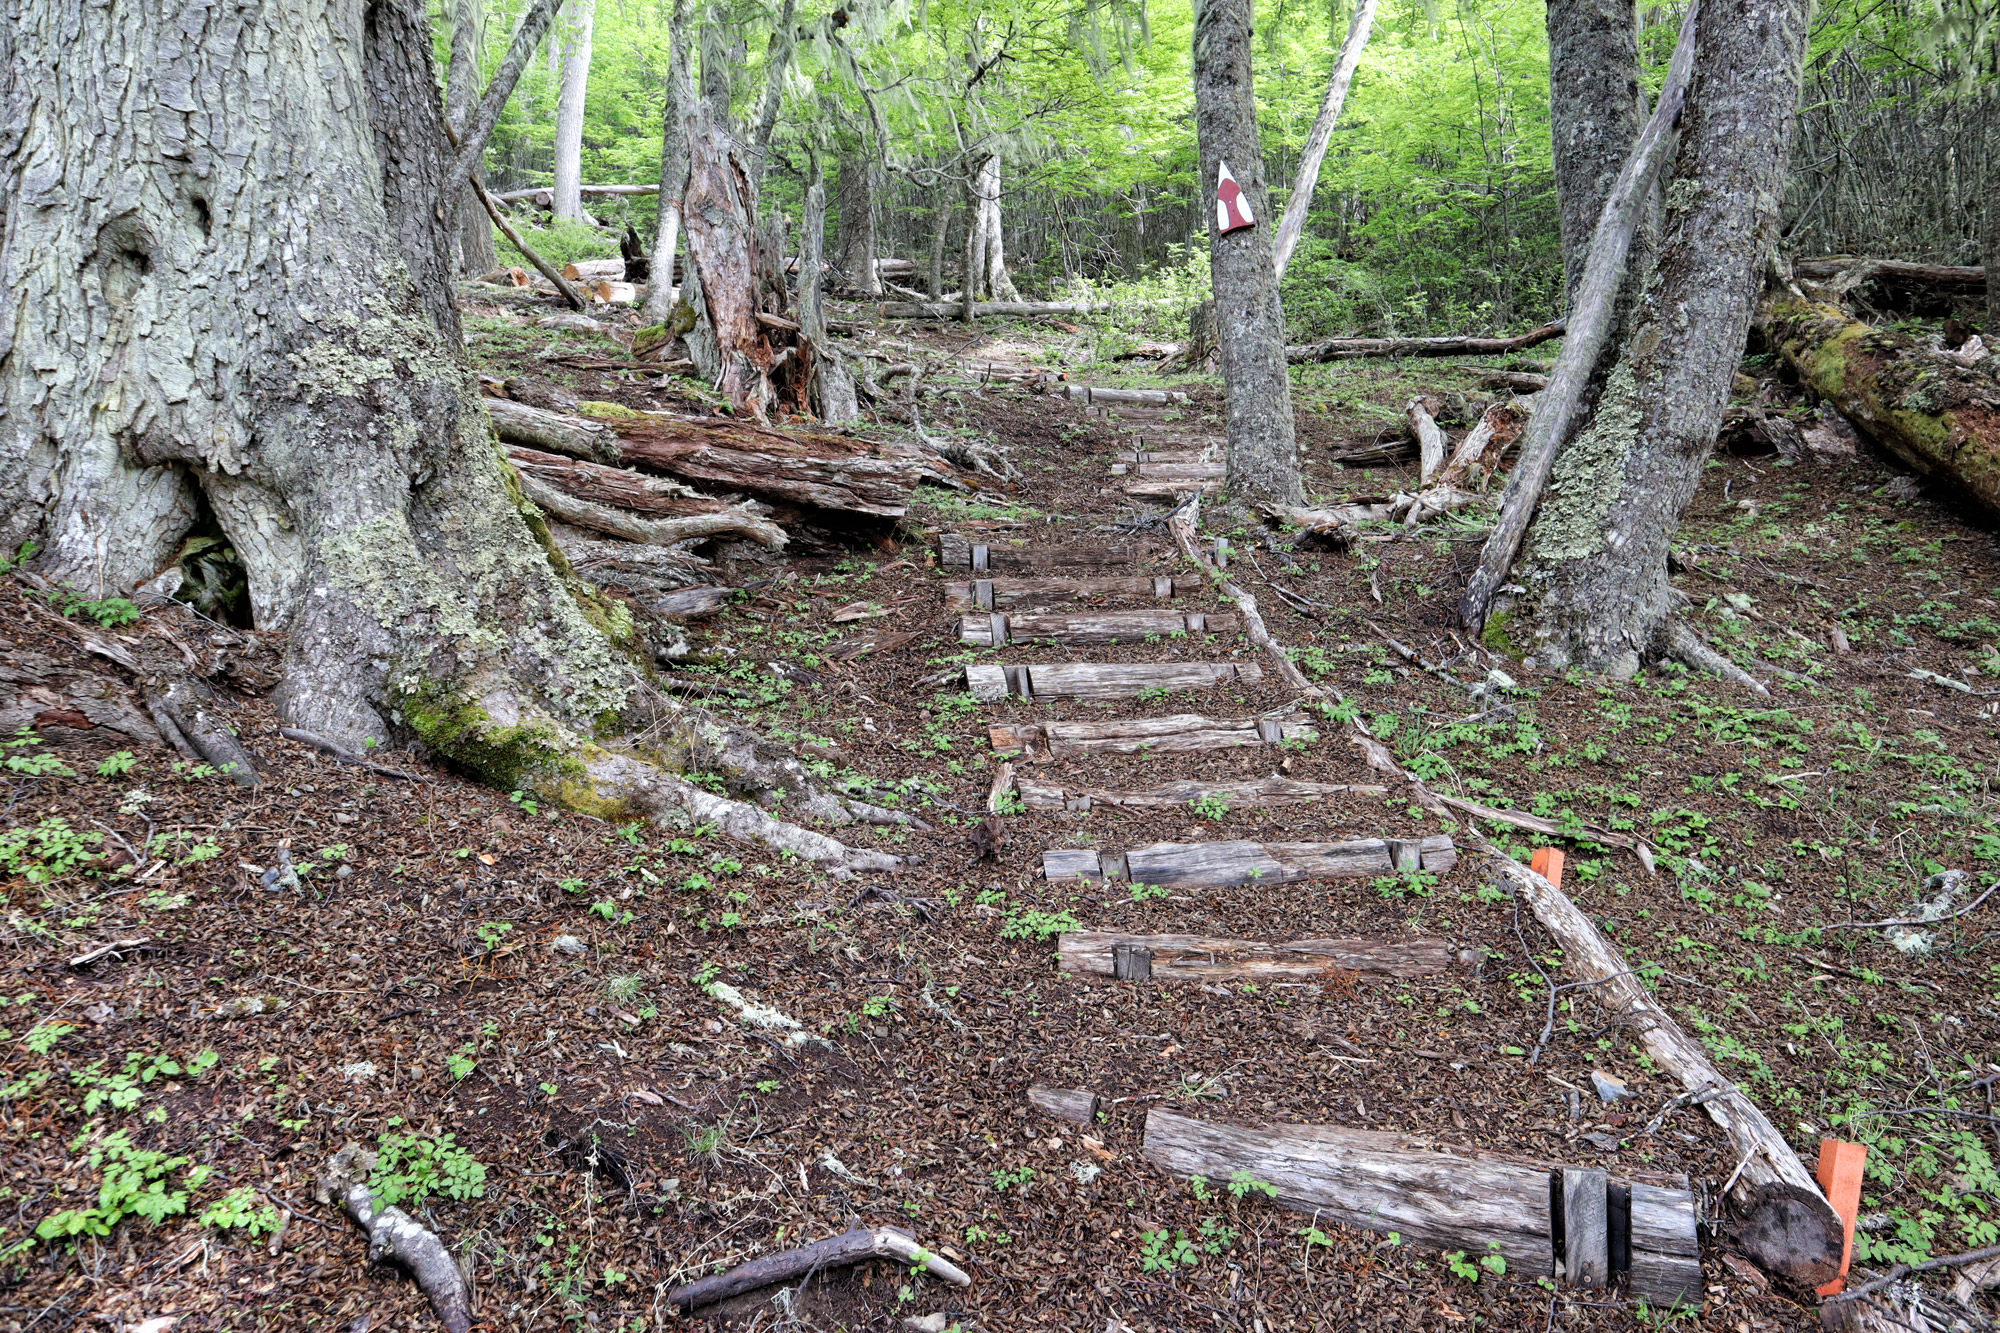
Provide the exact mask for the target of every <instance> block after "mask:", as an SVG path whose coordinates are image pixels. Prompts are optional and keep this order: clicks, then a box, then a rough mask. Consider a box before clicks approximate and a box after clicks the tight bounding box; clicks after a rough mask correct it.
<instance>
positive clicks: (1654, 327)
mask: <svg viewBox="0 0 2000 1333" xmlns="http://www.w3.org/2000/svg"><path fill="white" fill-rule="evenodd" d="M1806 9H1807V6H1806V3H1805V0H1712V2H1707V3H1704V5H1703V7H1702V11H1701V16H1700V19H1699V22H1698V25H1697V32H1696V36H1695V52H1694V58H1695V66H1694V77H1693V82H1692V84H1691V87H1690V91H1689V95H1688V104H1687V108H1686V111H1685V114H1684V123H1685V129H1684V130H1683V133H1682V136H1681V142H1680V151H1679V156H1678V159H1677V162H1676V170H1675V176H1674V180H1673V183H1672V184H1671V185H1670V186H1669V187H1668V189H1667V193H1666V200H1667V205H1666V215H1665V227H1664V235H1663V240H1662V249H1661V253H1660V260H1659V266H1658V271H1657V273H1656V274H1655V275H1654V276H1653V278H1652V279H1651V280H1650V281H1649V282H1648V283H1647V286H1646V295H1645V298H1644V300H1643V301H1642V302H1641V303H1640V305H1639V306H1638V308H1637V309H1636V310H1635V311H1634V312H1633V315H1632V319H1631V325H1632V328H1633V333H1632V335H1631V336H1630V337H1629V338H1628V339H1627V341H1626V343H1625V346H1624V348H1623V349H1622V351H1621V354H1620V359H1619V361H1618V364H1617V366H1616V368H1615V369H1614V370H1613V371H1612V372H1611V375H1610V377H1609V378H1608V380H1607V382H1606V384H1605V387H1604V392H1603V395H1602V397H1601V398H1600V399H1599V401H1598V403H1597V407H1596V411H1595V412H1594V414H1593V416H1592V419H1591V421H1590V423H1589V424H1588V425H1587V426H1586V427H1585V428H1584V429H1583V430H1582V431H1581V432H1580V433H1579V434H1578V435H1577V436H1576V438H1575V439H1573V440H1572V441H1571V442H1570V443H1569V445H1568V447H1567V448H1566V449H1565V450H1564V451H1563V453H1562V454H1561V456H1560V457H1559V458H1558V459H1557V460H1556V462H1555V466H1554V470H1553V472H1552V473H1551V474H1550V483H1549V489H1548V491H1547V493H1546V494H1545V495H1544V497H1543V498H1542V502H1541V508H1540V510H1539V512H1538V513H1537V515H1536V517H1535V520H1534V523H1533V525H1532V527H1531V528H1530V529H1529V532H1528V539H1527V541H1528V546H1527V556H1526V560H1525V563H1524V566H1523V567H1522V568H1521V570H1520V571H1519V574H1520V576H1521V581H1522V582H1523V583H1525V584H1526V585H1527V586H1528V588H1529V590H1530V595H1531V596H1532V597H1533V598H1534V599H1535V601H1536V603H1537V605H1536V607H1535V625H1534V630H1533V635H1532V638H1529V637H1528V636H1520V637H1518V638H1517V639H1516V640H1515V642H1516V644H1517V646H1518V647H1520V648H1522V649H1524V650H1528V651H1532V652H1534V653H1535V654H1536V656H1537V657H1538V658H1539V659H1540V661H1541V664H1542V665H1543V666H1544V667H1545V668H1553V669H1560V668H1563V667H1566V666H1572V665H1574V666H1580V667H1583V668H1585V669H1587V670H1593V671H1603V672H1607V673H1610V674H1613V675H1619V676H1629V675H1631V674H1632V673H1633V672H1634V671H1636V670H1637V669H1638V667H1639V664H1640V662H1641V661H1642V660H1645V659H1648V658H1655V657H1663V656H1675V657H1680V658H1682V659H1684V660H1688V661H1691V662H1693V663H1695V664H1697V665H1700V666H1703V667H1706V668H1709V669H1713V670H1717V671H1720V672H1722V673H1723V674H1726V675H1734V676H1737V677H1739V678H1743V677H1742V675H1741V673H1740V672H1738V671H1736V670H1734V669H1733V668H1731V667H1729V666H1728V664H1727V662H1726V661H1725V660H1724V659H1721V658H1719V657H1718V656H1717V655H1716V654H1714V653H1713V651H1712V650H1710V649H1708V648H1706V647H1705V646H1703V645H1702V644H1700V642H1699V641H1698V640H1696V639H1695V638H1694V636H1693V635H1692V633H1691V632H1690V631H1689V630H1687V629H1686V627H1685V626H1684V625H1683V624H1682V623H1681V622H1680V621H1679V620H1678V619H1677V617H1676V616H1675V610H1676V604H1675V594H1674V591H1673V588H1672V587H1671V585H1670V584H1669V582H1668V580H1667V543H1668V541H1669V540H1670V539H1671V538H1672V536H1673V533H1674V530H1675V528H1676V526H1677V525H1678V524H1679V522H1680V516H1681V511H1682V510H1683V509H1685V508H1686V506H1687V503H1688V501H1689V500H1690V499H1692V498H1693V496H1694V492H1695V487H1696V484H1697V483H1698V482H1699V480H1700V478H1701V470H1702V467H1703V465H1704V464H1705V463H1706V462H1707V460H1708V457H1709V454H1710V452H1711V451H1712V450H1713V448H1714V445H1715V435H1716V429H1717V427H1718V426H1719V425H1720V423H1721V420H1722V410H1723V407H1724V406H1725V405H1726V403H1727V401H1728V397H1729V385H1730V380H1731V377H1732V376H1733V375H1734V373H1735V370H1736V365H1737V362H1738V361H1739V360H1740V359H1741V357H1742V353H1743V340H1744V336H1745V334H1746V333H1747V332H1748V330H1749V325H1750V317H1751V311H1752V307H1753V305H1754V304H1755V302H1756V299H1757V295H1758V292H1759V290H1760V288H1761V286H1762V281H1763V274H1764V270H1765V266H1766V264H1767V263H1768V262H1769V260H1770V257H1771V253H1772V248H1773V246H1774V245H1775V244H1776V240H1777V234H1778V227H1777V209H1778V196H1779V194H1780V193H1781V186H1782V183H1783V176H1784V169H1785V154H1786V151H1787V149H1788V148H1789V146H1790V143H1791V133H1792V124H1793V115H1794V112H1795V110H1796V108H1797V106H1798V95H1799V87H1800V81H1801V66H1802V61H1803V54H1804V42H1805V30H1806ZM1491 628H1493V626H1492V622H1489V629H1491ZM1502 628H1504V626H1502ZM1746 679H1747V678H1746Z"/></svg>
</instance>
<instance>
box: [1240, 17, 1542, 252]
mask: <svg viewBox="0 0 2000 1333" xmlns="http://www.w3.org/2000/svg"><path fill="white" fill-rule="evenodd" d="M1375 3H1376V0H1361V2H1360V3H1359V4H1357V5H1356V6H1355V7H1354V18H1353V20H1352V21H1351V22H1350V23H1349V24H1348V25H1347V40H1346V41H1344V42H1342V43H1341V44H1340V54H1339V55H1338V56H1336V57H1335V58H1334V61H1333V74H1332V76H1331V77H1330V78H1328V79H1327V81H1326V98H1325V100H1323V101H1322V102H1321V103H1320V104H1319V116H1318V118H1317V119H1315V120H1314V121H1313V127H1312V131H1311V132H1310V133H1308V134H1307V135H1306V143H1305V147H1304V148H1302V149H1300V150H1299V165H1298V170H1297V171H1295V172H1294V173H1293V175H1292V192H1291V195H1290V197H1289V198H1288V199H1287V200H1286V201H1285V220H1284V221H1283V222H1282V223H1280V224H1279V226H1278V242H1277V246H1276V248H1275V250H1274V251H1273V253H1272V256H1271V264H1272V267H1273V268H1274V269H1276V270H1277V274H1278V280H1279V281H1280V282H1282V281H1284V277H1285V268H1286V267H1287V266H1288V265H1289V264H1290V263H1291V262H1292V251H1294V250H1296V249H1298V247H1299V237H1301V236H1303V235H1304V234H1305V230H1306V215H1307V214H1308V213H1310V212H1311V211H1312V201H1313V193H1314V191H1315V190H1317V189H1318V188H1319V169H1320V164H1321V163H1323V162H1325V161H1326V149H1327V145H1328V144H1330V143H1332V142H1333V127H1334V126H1335V125H1337V124H1339V123H1340V108H1341V107H1342V106H1344V105H1345V104H1346V102H1347V88H1348V85H1349V84H1351V83H1353V82H1354V68H1355V66H1357V65H1359V64H1360V63H1361V52H1362V49H1363V48H1364V47H1366V46H1367V45H1368V30H1369V28H1371V27H1372V26H1373V25H1374V23H1375ZM1549 12H1550V13H1551V15H1553V14H1554V12H1555V6H1554V5H1553V4H1551V6H1550V10H1549ZM1551 22H1553V19H1551Z"/></svg>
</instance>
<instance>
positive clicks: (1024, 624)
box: [958, 611, 1243, 648]
mask: <svg viewBox="0 0 2000 1333" xmlns="http://www.w3.org/2000/svg"><path fill="white" fill-rule="evenodd" d="M1241 628H1243V618H1242V617H1241V616H1236V615H1208V614H1206V613H1205V612H1201V611H1188V612H1181V611H1096V612H1090V613H1086V614H1078V615H1060V614H1057V615H1009V614H1007V613H1006V612H1004V611H989V612H986V613H984V614H975V615H969V616H965V617H963V618H962V619H960V621H959V622H958V641H959V642H960V643H969V644H972V645H973V646H975V647H979V648H1000V647H1004V646H1006V645H1007V644H1010V643H1022V642H1025V641H1027V640H1031V639H1050V640H1053V641H1055V642H1057V643H1138V642H1141V641H1142V640H1144V639H1146V638H1147V637H1149V636H1153V635H1159V636H1166V635H1172V634H1234V633H1235V632H1236V631H1237V630H1239V629H1241Z"/></svg>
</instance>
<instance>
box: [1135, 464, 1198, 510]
mask: <svg viewBox="0 0 2000 1333" xmlns="http://www.w3.org/2000/svg"><path fill="white" fill-rule="evenodd" d="M1222 478H1223V473H1222V471H1221V470H1220V469H1218V470H1217V471H1216V473H1215V475H1214V476H1210V477H1142V478H1140V479H1139V480H1138V481H1128V482H1126V483H1125V485H1124V486H1123V487H1121V488H1120V489H1121V490H1123V491H1124V492H1125V494H1126V495H1128V496H1130V497H1131V498H1132V499H1134V500H1156V501H1163V502H1165V503H1168V504H1171V503H1174V502H1175V501H1178V500H1179V499H1180V498H1181V497H1182V496H1183V495H1185V494H1187V493H1188V492H1189V491H1193V490H1199V489H1202V488H1205V487H1212V486H1214V485H1215V484H1216V483H1218V482H1220V481H1221V480H1222Z"/></svg>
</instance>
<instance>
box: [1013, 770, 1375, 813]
mask: <svg viewBox="0 0 2000 1333" xmlns="http://www.w3.org/2000/svg"><path fill="white" fill-rule="evenodd" d="M1018 786H1019V790H1020V793H1021V804H1023V805H1024V806H1026V807H1027V808H1028V809H1030V810H1088V809H1090V808H1091V807H1092V806H1098V805H1115V806H1123V807H1142V806H1181V805H1189V804H1191V803H1193V802H1195V801H1197V800H1201V799H1203V798H1208V799H1211V800H1216V801H1220V802H1222V803H1223V804H1224V805H1227V806H1232V807H1234V806H1239V805H1248V806H1262V805H1301V804H1304V803H1305V802H1308V801H1316V800H1319V799H1320V798H1321V797H1323V796H1341V795H1353V796H1381V795H1383V794H1385V793H1386V792H1387V791H1388V790H1389V789H1388V788H1387V787H1381V786H1376V785H1375V784H1373V783H1367V782H1359V783H1350V782H1302V781H1300V780H1299V779H1297V778H1277V777H1272V778H1241V779H1237V780H1235V781H1230V782H1217V781H1212V780H1201V781H1196V780H1193V779H1189V780H1187V781H1184V782H1168V783H1164V784H1162V785H1160V786H1158V787H1147V788H1143V789H1141V790H1138V791H1112V790H1108V789H1105V788H1102V787H1057V786H1052V785H1050V784H1048V783H1044V782H1035V781H1033V780H1031V779H1027V778H1023V779H1021V781H1020V783H1019V784H1018Z"/></svg>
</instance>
